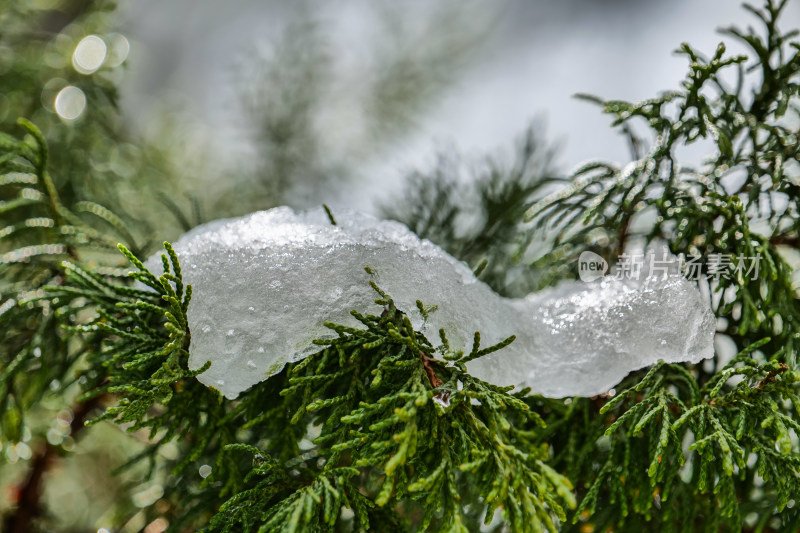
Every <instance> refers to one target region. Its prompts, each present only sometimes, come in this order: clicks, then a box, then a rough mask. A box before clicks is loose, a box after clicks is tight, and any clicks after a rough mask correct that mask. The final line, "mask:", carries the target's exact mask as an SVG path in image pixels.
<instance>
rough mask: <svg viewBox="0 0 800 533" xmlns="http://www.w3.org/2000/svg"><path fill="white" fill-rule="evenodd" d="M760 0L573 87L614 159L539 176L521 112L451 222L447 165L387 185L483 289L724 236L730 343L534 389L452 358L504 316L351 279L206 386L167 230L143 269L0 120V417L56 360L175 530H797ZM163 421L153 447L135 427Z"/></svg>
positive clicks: (723, 314) (790, 48)
mask: <svg viewBox="0 0 800 533" xmlns="http://www.w3.org/2000/svg"><path fill="white" fill-rule="evenodd" d="M785 5H786V1H785V0H784V1H775V0H766V2H765V5H764V6H763V8H761V9H757V8H753V7H749V6H748V7H747V9H748V10H749V11H750V12H751V13H752V14H753V16H754V17H756V20H757V21H758V22H759V24H760V28H759V30H758V31H756V30H755V29H748V30H747V31H746V32H743V31H740V30H737V29H729V30H727V34H728V35H729V36H730V37H731V38H734V39H736V40H738V41H740V42H741V43H743V44H745V45H746V46H747V47H748V48H749V50H750V54H749V56H748V57H745V56H730V55H727V54H726V51H725V47H724V46H720V47H719V48H718V49H717V50H716V51H715V52H714V54H713V55H711V56H710V57H708V58H706V57H704V56H703V55H702V54H701V53H700V52H698V51H695V50H694V49H692V48H691V47H690V46H688V45H683V46H682V47H681V48H680V50H679V53H681V54H683V55H685V56H686V57H687V58H688V60H689V72H688V75H687V77H686V79H685V80H684V82H683V83H682V85H681V87H680V88H679V89H678V90H676V91H672V92H668V93H664V94H662V95H661V96H658V97H656V98H653V99H650V100H647V101H644V102H640V103H635V104H634V103H628V102H621V101H603V100H599V99H597V98H592V100H594V101H596V102H598V103H599V104H600V105H601V106H602V107H603V110H604V111H605V112H607V113H609V114H611V115H612V116H613V117H614V118H615V121H616V122H615V125H616V126H617V127H619V128H620V129H621V131H622V132H623V133H624V134H626V135H627V136H628V138H629V139H630V142H631V146H632V148H633V151H634V160H633V161H632V162H631V163H629V164H628V165H625V166H623V167H618V166H615V165H611V164H607V163H593V164H590V165H587V166H585V167H583V168H581V169H579V170H578V171H577V172H575V173H574V174H573V175H572V176H570V177H569V178H568V179H566V180H565V181H564V183H562V185H563V186H564V187H563V188H562V189H561V190H560V191H559V192H558V193H556V194H554V195H550V196H544V197H543V195H542V191H543V190H544V189H543V188H542V186H543V185H546V184H548V183H550V182H552V181H553V179H552V178H551V171H550V170H549V168H550V167H549V163H548V162H547V157H544V156H543V157H544V158H543V159H536V157H534V154H536V153H539V154H540V155H541V153H540V152H538V148H537V144H536V143H535V142H534V140H535V139H534V138H533V137H532V136H529V137H528V138H527V139H526V142H525V143H523V149H522V150H521V158H520V163H519V164H518V165H516V166H515V167H513V168H512V169H511V170H504V169H503V168H502V167H501V166H491V165H490V167H489V168H490V171H489V172H488V173H487V174H486V176H484V177H483V178H481V179H479V180H478V186H477V191H478V194H477V196H476V197H477V198H479V202H481V211H482V212H483V213H484V214H485V215H486V219H485V222H486V223H485V224H484V226H483V227H482V229H481V230H480V231H477V232H476V233H475V234H470V235H466V236H465V235H464V234H461V233H459V232H458V231H457V229H456V224H457V218H458V215H459V213H465V212H469V210H470V207H469V206H468V205H466V204H457V203H454V201H453V200H452V196H450V195H448V194H445V193H446V192H447V191H448V187H453V184H452V183H451V182H448V181H447V180H444V181H441V180H439V181H433V180H432V179H431V178H426V177H425V176H418V177H417V179H416V180H415V181H414V185H413V187H414V188H413V189H412V190H410V191H409V193H408V197H407V199H406V200H402V199H399V200H398V201H397V205H395V206H393V207H392V213H393V215H394V216H395V217H397V218H400V219H409V220H408V222H411V223H412V224H411V227H413V228H414V229H415V230H416V231H418V233H420V234H421V235H422V236H424V237H429V238H431V239H432V240H434V241H437V242H439V243H440V244H441V245H442V246H444V247H446V248H447V249H448V250H450V251H451V253H453V254H454V255H456V256H458V257H460V258H461V259H462V260H464V261H467V262H468V263H469V264H470V265H471V266H473V267H474V268H475V269H476V271H478V272H479V273H482V275H483V276H484V277H485V279H486V280H487V282H489V283H490V284H492V285H493V286H494V287H495V288H496V289H497V290H499V291H501V292H504V293H509V294H510V293H519V292H524V291H526V290H528V289H529V288H531V287H541V286H546V285H548V284H551V283H554V282H556V281H557V280H559V279H561V278H564V277H569V276H571V275H573V274H574V272H571V271H569V269H566V268H565V267H564V265H574V264H576V261H575V260H576V259H577V257H578V256H579V255H580V253H581V252H583V251H586V250H592V251H594V252H596V253H598V254H600V255H602V256H604V257H605V258H606V259H608V260H610V261H613V260H615V259H616V258H617V257H618V256H619V255H620V254H621V253H623V252H625V251H626V250H630V249H631V246H635V245H648V244H663V245H666V246H667V247H668V248H669V249H670V251H671V252H672V253H674V254H683V256H684V257H688V256H697V257H699V258H700V261H699V262H700V263H702V264H704V265H706V266H708V265H710V264H713V263H714V260H715V258H716V260H719V258H720V257H726V258H729V259H730V265H729V266H730V267H731V273H732V275H730V276H717V275H714V274H715V273H714V272H713V271H708V270H706V271H704V272H703V273H704V274H709V275H710V278H711V280H710V282H709V284H708V288H709V290H710V292H711V293H712V295H713V296H715V298H714V305H713V310H714V312H715V314H716V315H717V317H718V324H719V333H718V337H719V339H720V341H721V342H725V343H727V344H728V345H729V346H731V347H732V348H731V349H730V352H731V354H735V355H731V357H727V358H723V357H721V355H722V353H720V354H718V356H717V357H716V358H715V359H714V360H712V361H709V362H707V363H704V364H701V365H688V364H664V363H659V364H657V365H655V366H653V367H652V368H650V369H647V370H645V371H641V372H634V373H632V374H631V375H630V376H628V378H626V379H625V380H624V381H623V383H621V384H620V385H619V386H618V387H617V389H616V390H615V391H610V392H609V393H608V394H605V395H602V396H598V397H594V398H569V399H566V400H561V399H558V400H556V399H548V398H543V397H539V396H536V395H532V394H531V393H530V391H527V390H522V391H514V390H512V389H511V388H508V387H498V386H496V385H493V384H491V383H486V382H483V381H481V380H478V379H476V378H474V377H472V376H470V375H469V373H468V372H467V370H466V366H465V364H466V363H467V362H468V361H470V360H473V359H475V358H478V357H482V356H484V355H486V354H488V353H492V352H495V351H497V350H502V348H503V347H505V346H506V345H508V344H509V343H511V342H513V341H514V338H513V337H511V338H509V339H506V340H504V341H502V342H500V343H499V344H497V345H494V346H489V347H482V345H481V336H480V334H478V333H476V334H475V338H474V342H473V345H472V346H471V347H461V346H451V345H450V343H449V342H448V339H447V334H446V332H445V331H441V332H440V334H439V338H438V339H428V338H426V337H425V336H424V335H423V334H422V333H421V332H420V331H417V330H415V329H414V328H413V326H412V324H411V321H410V320H409V318H408V314H410V313H419V314H420V315H421V316H422V317H423V319H424V318H426V317H427V316H428V314H429V313H433V312H443V311H445V310H443V311H437V310H436V307H435V304H437V302H428V304H434V305H433V306H426V305H424V304H423V303H422V301H419V302H418V305H417V309H403V310H401V309H397V308H396V307H395V305H394V303H393V301H392V298H391V295H389V294H386V293H385V292H383V291H382V290H381V289H380V287H378V286H377V285H375V284H373V288H374V289H375V292H376V301H375V303H374V305H372V306H371V305H370V302H364V303H363V308H362V309H360V310H358V311H353V316H354V317H355V318H356V319H357V320H358V322H359V323H360V326H359V327H348V326H342V325H338V324H332V323H328V324H326V326H327V327H328V328H329V329H330V330H331V331H332V332H333V333H334V334H335V336H334V337H333V338H332V339H326V340H317V341H314V345H315V346H316V348H317V350H316V352H315V353H313V354H312V355H310V356H308V357H306V358H305V359H303V360H301V361H299V362H296V363H292V364H289V365H287V366H286V367H285V368H284V369H283V371H281V372H280V373H278V374H276V375H274V376H272V377H270V378H269V379H268V380H266V381H264V382H262V383H259V384H257V385H256V386H254V387H252V388H251V389H249V390H248V391H246V392H245V393H243V394H242V395H241V396H240V397H239V398H237V399H236V400H227V399H225V398H223V397H222V396H221V395H220V394H219V393H218V392H217V391H216V390H214V389H212V388H208V387H205V386H204V385H202V384H200V383H199V381H197V380H196V379H195V377H196V376H197V375H198V374H199V373H201V372H203V371H204V370H205V369H206V368H207V366H206V367H203V368H200V369H198V370H190V369H189V368H188V354H189V348H190V346H191V331H190V329H189V326H188V320H187V312H188V309H189V307H190V306H191V294H192V288H191V287H190V286H186V285H185V284H184V282H183V278H182V274H181V266H180V261H179V258H178V257H177V255H176V254H175V252H174V251H173V249H172V247H171V246H170V245H169V244H168V243H165V244H164V250H165V253H164V255H163V256H162V272H160V273H157V272H151V271H149V270H148V269H147V268H145V266H144V265H143V264H142V262H141V261H140V259H139V258H138V257H141V256H142V253H143V250H140V249H138V248H137V247H136V245H135V243H134V242H133V239H132V238H131V236H130V232H129V229H128V224H126V222H123V219H122V218H120V217H118V216H117V215H115V214H114V213H113V212H112V210H109V209H107V208H106V207H104V206H102V205H99V204H97V203H94V202H92V201H90V199H88V198H80V199H76V200H75V201H74V202H73V201H72V200H71V199H70V201H69V205H66V204H65V203H64V202H63V201H62V200H61V197H62V196H60V195H59V192H58V191H57V187H56V185H55V184H54V180H53V179H52V178H51V176H50V172H53V173H57V172H58V171H59V169H58V168H57V166H55V165H53V164H51V163H50V160H49V158H48V147H47V143H46V142H45V140H44V137H43V135H42V134H41V133H40V132H39V130H38V129H37V128H36V127H35V126H33V124H31V123H30V122H28V121H25V120H21V121H20V122H19V127H20V128H21V130H18V131H22V136H21V137H15V136H11V135H7V134H0V221H1V222H2V223H0V336H2V344H1V345H0V410H1V411H2V418H0V443H3V444H6V443H16V442H18V441H20V440H21V439H22V435H23V434H24V432H25V431H27V430H28V428H29V423H28V417H29V415H30V413H31V412H32V411H34V410H35V409H36V406H37V405H38V404H40V403H41V402H43V401H45V400H53V399H59V398H60V399H63V396H59V395H58V394H57V391H58V390H59V389H61V388H66V387H77V388H78V389H80V391H81V393H80V395H79V396H78V397H77V398H76V402H77V405H78V406H80V409H77V408H76V413H77V412H78V411H80V412H81V416H80V417H76V420H77V421H78V422H80V423H83V421H84V420H87V423H88V424H98V423H102V422H103V421H106V422H111V423H115V424H119V425H121V426H122V427H124V428H126V429H127V430H128V431H131V432H136V431H140V430H142V429H144V430H148V431H149V437H150V445H149V446H148V447H146V448H145V450H144V452H143V453H142V454H141V455H138V456H135V457H131V458H130V462H129V463H128V464H127V465H121V468H127V467H131V466H136V465H139V464H147V465H149V467H150V468H149V475H150V476H156V475H158V473H159V472H164V471H165V470H166V471H167V472H168V475H167V481H166V486H165V495H164V499H165V500H166V501H168V502H169V505H168V508H167V510H161V511H156V510H155V509H148V510H147V515H148V516H149V517H155V516H158V514H161V515H166V517H167V518H168V520H169V524H170V528H171V529H172V530H174V531H184V530H198V529H205V530H208V531H223V532H233V531H262V532H273V531H275V532H301V531H350V530H355V531H362V530H371V531H406V530H411V531H440V532H451V531H452V532H457V531H458V532H466V531H478V530H481V528H484V530H487V531H514V532H527V531H557V530H562V531H631V532H634V531H636V532H638V531H643V530H648V531H649V530H653V531H738V530H743V529H745V530H748V531H751V530H752V531H797V530H800V505H799V504H798V501H797V499H798V496H800V447H799V445H798V436H800V374H798V371H797V346H796V345H795V342H797V339H798V337H800V306H798V303H797V291H796V290H795V287H794V268H793V267H792V266H791V264H790V260H789V259H787V257H788V255H787V253H788V252H787V251H788V250H791V249H796V248H797V246H798V242H800V240H798V239H800V234H799V230H800V226H799V224H800V203H799V202H800V191H799V190H798V183H799V182H798V180H799V179H800V174H799V173H798V161H799V160H800V139H799V137H800V136H798V133H797V121H798V118H800V108H798V106H797V101H798V97H800V79H799V76H800V44H798V43H797V42H796V40H793V39H795V37H796V35H797V32H789V33H785V32H782V31H781V29H780V28H779V26H778V19H779V17H780V15H781V12H782V11H783V9H784V8H785ZM642 128H644V130H645V131H646V132H647V133H646V135H645V134H643V133H642ZM648 138H652V139H653V140H652V142H648V141H647V139H648ZM694 143H697V144H702V145H703V146H705V147H708V149H709V153H708V155H707V157H706V158H705V159H704V160H703V161H702V162H700V163H699V164H695V165H693V166H692V165H687V164H685V163H683V162H681V160H680V157H681V150H682V149H683V148H684V147H686V146H689V145H692V144H694ZM535 161H545V163H543V164H541V165H540V166H538V167H537V166H536V163H535ZM441 176H442V174H441V173H439V174H438V177H439V178H441ZM436 177H437V176H434V179H435V178H436ZM55 183H57V182H55ZM437 191H438V193H437ZM71 195H72V191H71V190H70V195H69V197H70V198H71ZM326 210H327V212H328V215H329V217H330V219H331V222H334V221H335V216H334V213H332V212H331V211H330V210H329V209H327V208H326ZM510 214H511V215H513V216H511V215H510ZM120 241H122V242H124V243H125V244H126V245H127V247H126V246H125V245H118V243H119V242H120ZM532 243H536V246H534V245H533V244H532ZM542 243H544V244H542ZM540 245H542V246H543V248H544V253H543V254H540V256H539V257H538V258H535V259H531V254H532V253H534V252H535V251H536V249H537V247H538V246H540ZM119 252H121V255H120V253H119ZM754 257H758V258H760V263H759V265H760V270H759V272H758V275H749V274H748V272H747V271H746V270H745V269H744V268H743V262H744V261H745V259H746V258H754ZM126 264H127V265H129V268H130V272H129V271H128V268H124V267H125V265H126ZM512 266H513V269H514V272H515V273H516V277H514V278H513V279H511V278H510V277H509V276H508V275H507V271H508V270H510V269H511V267H512ZM367 271H368V272H371V269H369V267H367ZM420 298H421V299H424V298H425V295H420ZM587 349H591V347H590V346H587ZM92 417H93V418H92ZM73 425H74V428H73V433H77V432H78V430H79V429H80V427H79V426H80V424H78V423H76V424H73ZM168 446H172V447H174V449H175V450H177V452H176V453H174V454H167V455H166V456H165V455H164V454H159V453H158V452H159V450H163V449H166V447H168ZM198 471H199V475H198V473H197V472H198ZM25 503H26V502H25V501H23V502H22V503H21V504H20V505H22V504H25ZM157 513H158V514H157ZM15 520H16V522H15ZM19 520H20V519H19V517H17V516H15V515H13V514H12V515H10V518H8V519H7V520H6V521H5V522H4V524H5V525H9V530H11V527H19V524H20V522H19Z"/></svg>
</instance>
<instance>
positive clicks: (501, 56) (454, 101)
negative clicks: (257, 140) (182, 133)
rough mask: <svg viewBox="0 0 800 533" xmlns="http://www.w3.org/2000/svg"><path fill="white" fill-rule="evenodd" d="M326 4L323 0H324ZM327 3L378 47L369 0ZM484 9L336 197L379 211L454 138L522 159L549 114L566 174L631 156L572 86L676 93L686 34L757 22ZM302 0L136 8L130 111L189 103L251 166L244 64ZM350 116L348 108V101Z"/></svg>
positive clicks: (674, 5) (595, 6) (683, 5)
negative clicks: (394, 142)
mask: <svg viewBox="0 0 800 533" xmlns="http://www.w3.org/2000/svg"><path fill="white" fill-rule="evenodd" d="M756 4H758V2H756ZM790 4H792V5H790V6H789V9H788V10H787V13H786V15H785V17H784V28H786V27H788V26H789V25H792V26H797V25H800V2H798V1H793V2H790ZM309 5H312V4H309ZM322 5H323V4H322V3H313V6H314V7H313V9H316V10H319V9H320V6H322ZM324 5H325V8H324V11H321V12H320V11H317V12H315V15H317V16H318V18H319V19H320V20H321V21H323V22H324V27H326V29H327V28H328V27H330V29H331V33H332V35H333V37H334V38H335V39H336V40H337V45H339V46H341V47H343V49H344V50H345V52H348V51H352V53H354V54H357V53H358V52H359V48H360V47H368V46H370V45H371V39H372V38H373V37H374V35H373V34H372V32H371V28H369V27H368V19H367V18H365V17H364V16H363V13H364V11H365V5H366V4H365V0H338V1H333V2H330V3H327V4H324ZM400 5H401V6H402V7H403V9H401V10H398V12H402V13H404V14H403V16H404V17H410V18H411V19H410V20H412V21H413V20H414V18H415V17H416V18H417V19H420V20H424V19H425V17H426V13H427V10H426V8H425V6H426V5H429V4H426V3H422V2H408V3H406V4H405V5H404V4H400ZM470 5H474V6H476V9H475V16H476V17H485V20H486V21H492V22H491V23H490V29H489V31H488V34H487V36H486V38H485V39H484V40H483V41H482V42H481V43H480V44H479V46H478V47H477V49H476V51H475V55H474V57H473V58H472V60H471V62H470V63H469V65H468V66H467V67H466V68H465V69H464V70H463V71H462V72H461V74H460V75H459V76H458V77H457V78H456V79H455V80H454V82H453V83H452V85H451V86H450V87H449V88H448V89H447V91H446V92H445V93H444V94H443V95H442V97H441V99H440V100H439V101H438V102H437V103H436V104H435V105H434V106H433V107H432V108H431V109H430V110H429V112H427V113H426V114H424V116H423V118H422V119H421V120H420V121H419V122H418V123H417V125H416V128H415V130H414V131H413V133H412V134H411V135H410V136H409V137H408V138H407V139H406V140H405V141H404V142H403V143H401V144H400V145H398V146H396V147H395V148H394V149H393V150H392V151H391V152H390V153H386V154H380V157H375V158H374V160H373V161H371V162H367V163H364V164H362V165H361V166H362V168H361V169H360V171H359V172H358V173H359V174H361V175H362V177H361V178H359V179H360V181H359V182H358V187H356V190H357V191H358V192H357V193H354V192H353V189H351V190H350V191H349V192H348V194H346V195H343V196H342V197H338V198H332V199H330V203H332V205H333V206H334V207H342V206H348V207H358V208H359V209H361V210H367V211H368V210H370V209H369V204H371V203H372V202H373V201H375V199H378V198H381V197H382V195H385V194H387V191H391V190H396V189H397V187H398V183H399V181H400V178H401V177H402V176H404V175H405V174H406V173H407V172H408V171H409V170H411V169H415V168H426V167H428V166H430V165H431V164H432V162H433V160H434V155H435V154H436V152H437V151H438V150H440V149H441V148H443V147H446V148H454V149H456V150H458V151H459V152H462V153H465V154H470V155H476V156H477V155H482V154H491V153H496V152H497V150H498V149H500V150H506V151H507V152H508V153H509V154H510V153H511V149H512V146H513V145H512V143H513V141H514V139H515V138H516V137H517V136H518V135H519V134H520V133H521V132H522V131H523V130H524V129H525V127H526V126H527V125H528V124H529V123H530V121H531V120H532V119H534V118H537V117H538V118H542V119H544V120H545V122H546V124H547V134H548V137H549V139H550V140H552V141H555V142H557V143H558V144H559V146H560V148H561V150H560V156H559V163H560V165H561V168H562V169H563V170H565V171H567V170H570V169H572V168H575V167H576V166H578V165H579V164H580V163H582V162H585V161H586V160H588V159H596V158H601V159H605V160H615V161H620V162H625V161H627V160H628V158H629V151H628V147H627V144H626V142H625V141H624V139H623V138H622V137H621V136H619V135H616V134H615V133H613V132H612V131H611V130H610V129H609V123H610V121H609V119H608V118H607V117H605V116H604V115H603V114H601V113H600V110H599V108H596V107H595V106H593V105H591V104H588V103H586V102H582V101H578V100H576V99H574V98H573V97H572V95H573V94H575V93H577V92H586V93H592V94H597V95H599V96H601V97H604V98H613V99H628V100H640V99H644V98H649V97H651V96H654V95H656V94H658V93H659V92H660V91H663V90H668V89H673V88H676V87H677V86H678V83H679V81H680V80H681V79H682V77H683V75H684V74H685V72H686V60H685V59H684V58H683V57H676V56H675V55H674V54H672V51H673V50H675V49H676V48H677V47H678V45H679V44H680V43H681V42H684V41H686V42H689V43H690V44H692V45H693V46H694V47H695V48H696V49H699V50H701V51H704V52H706V53H707V54H711V53H713V51H714V49H715V48H716V45H717V44H718V43H719V41H720V40H721V36H720V35H719V34H718V33H717V32H716V31H715V30H716V29H717V28H718V27H721V26H728V25H730V24H731V23H735V24H736V25H739V26H745V25H747V24H752V23H753V21H754V18H753V17H751V16H749V15H748V14H747V13H746V12H745V11H744V10H742V9H741V8H740V7H739V3H738V2H735V1H732V0H702V1H697V0H695V1H692V0H671V1H669V2H664V1H660V2H657V1H655V0H652V1H646V0H638V1H637V0H602V1H600V0H561V1H559V2H553V1H550V0H536V1H532V0H502V1H495V2H488V1H474V2H471V3H470ZM288 6H289V4H286V3H279V2H263V1H256V0H240V1H239V2H225V3H221V2H218V1H217V0H139V1H138V2H131V3H127V4H125V3H123V4H122V5H121V9H122V15H123V17H122V24H121V30H122V32H123V33H125V35H126V36H128V38H129V39H130V40H131V43H132V48H131V53H130V58H129V70H128V73H127V74H126V76H127V79H126V80H125V82H124V83H123V84H122V91H123V93H122V94H123V107H124V109H125V110H126V111H127V113H128V115H129V117H130V119H131V120H132V121H133V123H134V124H136V125H137V126H138V127H140V128H142V129H143V130H144V131H145V132H146V131H148V128H149V127H150V126H153V125H154V124H157V122H158V117H159V116H160V115H161V112H162V110H163V109H164V106H171V108H173V109H174V108H175V106H177V108H179V109H181V110H183V113H182V114H179V115H178V116H179V117H184V118H179V119H178V122H181V120H184V119H185V120H186V123H185V124H178V126H179V127H185V129H186V130H187V131H188V132H191V133H192V135H193V138H194V139H195V140H196V142H198V143H200V144H201V145H204V146H206V145H208V147H207V149H206V150H205V153H206V155H207V156H208V158H209V159H210V161H211V163H212V166H213V163H216V164H219V165H220V166H225V165H228V164H230V163H231V162H236V163H238V164H241V163H242V161H245V162H246V161H247V160H248V158H251V157H252V155H253V153H254V151H255V150H257V147H254V146H252V144H249V143H248V141H247V139H248V135H247V132H246V131H245V130H244V129H243V127H242V117H241V110H240V109H239V108H238V106H237V103H236V87H235V84H234V83H233V80H234V78H235V70H236V65H237V63H238V62H241V61H246V60H247V58H248V57H249V56H250V54H252V53H254V51H255V50H258V49H261V48H263V47H265V46H269V45H270V44H271V43H272V42H274V40H275V39H276V37H277V36H278V35H279V34H280V32H281V30H282V28H284V27H285V26H286V24H287V22H288V21H289V20H291V19H292V15H291V13H290V12H289V11H290V8H289V7H288ZM478 23H480V21H478ZM487 23H488V22H487ZM731 51H734V50H731ZM654 58H656V60H654ZM341 112H342V113H344V116H346V113H347V110H346V109H345V110H342V111H341ZM364 176H369V178H365V177H364Z"/></svg>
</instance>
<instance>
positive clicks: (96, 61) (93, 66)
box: [72, 35, 108, 74]
mask: <svg viewBox="0 0 800 533" xmlns="http://www.w3.org/2000/svg"><path fill="white" fill-rule="evenodd" d="M107 51H108V47H107V46H106V42H105V41H104V40H103V39H101V38H100V37H98V36H97V35H89V36H87V37H84V38H83V39H81V42H79V43H78V46H76V47H75V53H74V54H72V66H74V67H75V70H77V71H78V72H80V73H81V74H91V73H92V72H94V71H96V70H97V69H99V68H100V67H101V66H102V65H103V61H105V60H106V53H107Z"/></svg>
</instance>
